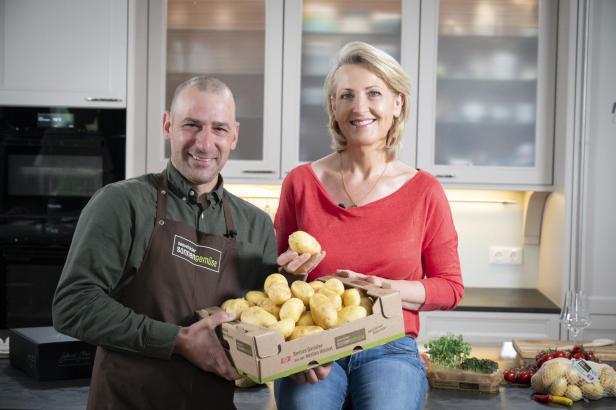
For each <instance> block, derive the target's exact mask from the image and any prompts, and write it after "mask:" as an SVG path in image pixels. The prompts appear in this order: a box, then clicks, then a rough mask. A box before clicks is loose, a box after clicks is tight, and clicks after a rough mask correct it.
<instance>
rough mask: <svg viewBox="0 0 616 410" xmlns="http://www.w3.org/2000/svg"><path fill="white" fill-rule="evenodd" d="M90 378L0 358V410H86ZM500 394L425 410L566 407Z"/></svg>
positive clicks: (451, 398) (433, 399)
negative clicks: (42, 377) (31, 373)
mask: <svg viewBox="0 0 616 410" xmlns="http://www.w3.org/2000/svg"><path fill="white" fill-rule="evenodd" d="M88 384H89V379H77V380H65V381H50V382H38V381H36V380H34V379H32V378H30V377H28V376H26V375H25V374H24V373H22V372H21V371H20V370H17V369H15V368H13V367H11V366H10V364H9V360H8V359H0V409H45V410H56V409H57V410H83V409H85V405H86V401H87V396H88ZM499 390H500V391H499V393H479V392H473V391H458V390H441V389H431V390H430V392H429V393H428V399H427V402H426V406H425V408H424V410H440V409H473V410H482V409H485V410H498V409H503V410H533V409H536V410H540V409H546V408H563V407H562V406H559V405H556V404H550V405H543V404H539V403H536V402H534V401H532V400H531V399H530V394H531V390H530V388H528V387H520V386H510V385H502V386H501V387H500V389H499ZM235 405H236V406H237V408H238V410H271V409H275V404H274V398H273V394H272V391H271V384H270V385H268V386H258V387H253V388H248V389H237V390H236V395H235ZM615 407H616V399H615V398H605V399H602V400H599V401H596V402H589V403H584V402H577V403H575V404H574V405H573V407H571V408H572V409H594V410H607V409H614V408H615Z"/></svg>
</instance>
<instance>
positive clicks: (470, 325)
mask: <svg viewBox="0 0 616 410" xmlns="http://www.w3.org/2000/svg"><path fill="white" fill-rule="evenodd" d="M420 320H421V328H420V332H419V333H420V334H419V340H421V341H427V340H429V339H433V338H437V337H440V336H444V335H446V334H461V335H462V336H463V337H464V340H465V341H467V342H470V343H484V342H499V343H500V342H505V341H511V340H512V339H558V338H559V322H558V315H557V314H547V313H508V312H468V311H466V312H465V311H445V312H444V311H433V312H421V313H420Z"/></svg>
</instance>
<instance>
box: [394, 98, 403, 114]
mask: <svg viewBox="0 0 616 410" xmlns="http://www.w3.org/2000/svg"><path fill="white" fill-rule="evenodd" d="M405 103H406V101H404V95H402V94H398V96H397V97H396V99H395V100H394V117H395V118H398V117H399V116H400V114H401V113H402V108H403V107H404V104H405Z"/></svg>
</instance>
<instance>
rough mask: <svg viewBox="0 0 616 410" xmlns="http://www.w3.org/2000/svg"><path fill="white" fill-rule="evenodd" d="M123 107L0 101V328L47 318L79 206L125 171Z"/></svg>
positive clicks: (40, 322) (47, 320)
mask: <svg viewBox="0 0 616 410" xmlns="http://www.w3.org/2000/svg"><path fill="white" fill-rule="evenodd" d="M125 126H126V114H125V110H117V109H77V108H58V107H0V164H1V165H0V287H1V292H0V311H1V312H2V314H1V315H0V328H7V327H21V326H44V325H49V324H51V299H52V297H53V292H54V290H55V287H56V284H57V282H58V278H59V277H60V273H61V270H62V266H63V265H64V261H65V258H66V254H67V252H68V248H69V246H70V242H71V239H72V236H73V232H74V230H75V225H76V223H77V219H78V217H79V213H80V211H81V209H82V208H83V206H84V205H85V204H86V203H87V201H88V200H89V199H90V197H91V196H92V194H93V193H94V192H95V191H96V190H97V189H99V188H101V187H102V186H103V185H105V184H108V183H110V182H114V181H118V180H121V179H124V177H125V146H126V142H125V140H126V138H125Z"/></svg>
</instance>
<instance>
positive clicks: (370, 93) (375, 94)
mask: <svg viewBox="0 0 616 410" xmlns="http://www.w3.org/2000/svg"><path fill="white" fill-rule="evenodd" d="M366 95H367V96H368V97H369V98H374V97H380V96H381V95H382V93H381V92H380V91H379V90H370V91H368V92H366ZM353 97H354V95H353V94H352V93H343V94H340V99H341V100H352V99H353Z"/></svg>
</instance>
